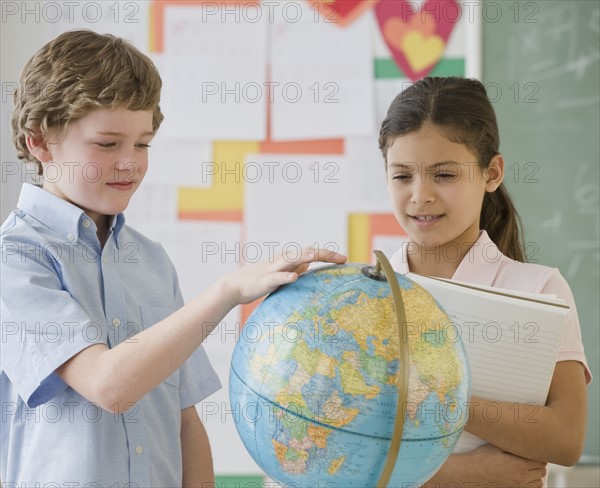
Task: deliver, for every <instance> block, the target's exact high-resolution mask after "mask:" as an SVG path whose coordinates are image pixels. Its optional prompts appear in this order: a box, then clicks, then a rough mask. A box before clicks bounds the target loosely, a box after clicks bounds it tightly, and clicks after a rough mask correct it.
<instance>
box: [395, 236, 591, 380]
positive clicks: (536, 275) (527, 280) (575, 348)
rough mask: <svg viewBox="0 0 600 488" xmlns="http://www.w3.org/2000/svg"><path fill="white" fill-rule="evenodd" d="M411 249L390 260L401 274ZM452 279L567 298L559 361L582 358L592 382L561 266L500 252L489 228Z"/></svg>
mask: <svg viewBox="0 0 600 488" xmlns="http://www.w3.org/2000/svg"><path fill="white" fill-rule="evenodd" d="M407 244H408V243H407ZM407 249H408V246H407V245H403V246H402V248H401V249H399V250H398V251H396V252H395V253H394V255H393V256H392V258H391V259H390V263H391V265H392V267H393V268H394V270H396V272H398V273H401V274H406V273H408V272H409V269H408V260H407ZM452 279H454V280H458V281H466V282H469V283H475V284H478V285H485V286H494V287H498V288H507V289H509V290H519V291H524V292H528V293H547V294H552V295H556V296H557V297H558V298H562V299H563V300H565V301H566V302H567V303H568V304H569V306H570V307H571V311H570V312H569V315H568V316H567V325H566V328H565V333H564V335H563V338H562V342H561V344H560V348H559V351H558V358H557V360H556V362H560V361H579V362H580V363H581V364H583V366H584V368H585V379H586V382H587V383H588V384H589V383H590V382H591V381H592V375H591V373H590V368H589V367H588V364H587V361H586V358H585V353H584V351H583V343H582V341H581V330H580V328H579V319H578V318H577V309H576V307H575V300H574V299H573V294H572V293H571V289H570V288H569V285H568V283H567V282H566V280H565V279H564V278H563V277H562V276H561V274H560V272H559V270H558V269H557V268H550V267H548V266H542V265H540V264H531V263H519V262H517V261H513V260H512V259H510V258H508V257H506V256H504V254H502V253H501V252H500V250H499V249H498V247H497V246H496V244H494V243H493V242H492V240H491V239H490V238H489V236H488V234H487V232H486V231H481V233H480V235H479V239H477V242H475V243H474V244H473V246H471V249H470V250H469V252H468V253H467V254H466V256H465V257H464V258H463V259H462V261H461V262H460V264H459V266H458V268H457V269H456V272H455V273H454V276H452Z"/></svg>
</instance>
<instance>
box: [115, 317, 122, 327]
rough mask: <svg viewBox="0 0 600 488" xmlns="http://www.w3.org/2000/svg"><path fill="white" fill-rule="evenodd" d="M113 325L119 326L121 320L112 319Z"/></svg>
mask: <svg viewBox="0 0 600 488" xmlns="http://www.w3.org/2000/svg"><path fill="white" fill-rule="evenodd" d="M113 325H114V326H115V327H119V325H121V321H120V320H119V319H113Z"/></svg>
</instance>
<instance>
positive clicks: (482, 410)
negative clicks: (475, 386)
mask: <svg viewBox="0 0 600 488" xmlns="http://www.w3.org/2000/svg"><path fill="white" fill-rule="evenodd" d="M490 403H493V404H494V407H493V408H490V407H489V405H488V404H490ZM486 405H488V406H487V407H486ZM586 421H587V389H586V381H585V374H584V368H583V366H582V364H581V363H579V362H578V361H561V362H559V363H557V364H556V367H555V369H554V375H553V376H552V383H551V384H550V392H549V394H548V400H547V402H546V405H545V406H543V407H537V406H533V405H529V404H519V403H509V402H495V401H494V402H491V401H489V400H484V399H482V398H477V397H472V398H471V411H470V414H469V421H468V423H467V426H466V428H465V430H467V432H471V433H472V434H475V435H476V436H478V437H480V438H482V439H484V440H485V441H487V442H489V443H490V444H493V445H494V446H497V447H498V448H500V449H502V450H504V451H508V452H510V453H513V454H515V455H517V456H521V457H524V458H527V459H532V460H537V461H542V462H549V463H554V464H560V465H563V466H572V465H574V464H576V463H577V461H578V460H579V458H580V457H581V453H582V451H583V445H584V438H585V428H586Z"/></svg>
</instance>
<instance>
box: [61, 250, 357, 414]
mask: <svg viewBox="0 0 600 488" xmlns="http://www.w3.org/2000/svg"><path fill="white" fill-rule="evenodd" d="M345 260H346V257H345V256H342V255H340V254H337V253H333V252H331V251H326V250H313V249H306V250H304V251H303V253H302V256H300V258H299V259H296V260H294V261H293V262H292V261H291V260H290V259H289V258H286V257H281V258H279V259H278V260H277V261H275V262H273V263H259V264H255V265H247V266H244V267H242V268H240V269H238V270H236V271H234V272H233V273H230V274H229V275H227V276H226V277H224V278H222V279H220V280H219V281H217V282H216V283H214V284H213V285H211V286H210V287H208V288H207V289H205V290H204V291H203V292H201V293H200V294H199V295H198V296H196V298H194V299H193V300H191V301H190V302H189V303H187V304H186V305H184V306H183V307H182V308H180V309H179V310H177V311H176V312H175V313H173V314H171V315H169V316H168V317H167V318H165V319H164V320H161V321H160V322H158V323H157V324H155V325H153V326H152V327H150V328H149V329H146V330H144V331H143V332H140V333H139V334H136V335H135V336H133V337H132V338H131V339H128V340H126V341H124V342H122V343H120V344H119V345H118V346H116V347H114V348H112V349H109V348H108V347H107V346H106V344H94V345H92V346H90V347H88V348H86V349H84V350H83V351H81V352H79V353H78V354H76V355H75V356H73V357H72V358H71V359H69V360H68V361H67V362H65V363H64V364H63V365H62V366H60V367H59V368H58V369H57V370H56V372H57V374H58V375H59V376H60V377H61V378H62V379H63V380H64V381H65V383H67V384H68V385H69V386H70V387H71V388H73V389H74V390H76V391H77V392H78V393H79V394H81V395H82V396H83V397H85V398H86V399H87V400H89V401H91V402H93V403H96V404H98V405H99V406H100V407H101V408H103V409H105V410H108V411H110V412H114V413H122V412H124V411H126V410H127V409H129V408H131V407H132V406H133V405H134V404H135V402H137V401H138V400H139V399H140V398H142V397H143V396H144V395H145V394H146V393H148V392H149V391H150V390H152V389H153V388H155V387H156V386H157V385H158V384H159V383H160V382H161V381H163V380H164V379H165V378H166V377H167V376H169V375H170V374H171V373H173V372H174V371H175V370H176V369H177V368H179V367H180V366H181V365H182V364H183V363H184V362H185V361H186V360H187V359H188V358H189V357H190V356H191V354H192V353H193V352H194V351H195V350H196V349H197V348H198V347H199V346H200V344H202V342H203V341H204V339H206V337H207V336H208V334H209V333H210V332H211V331H212V330H213V329H214V327H215V326H216V325H217V324H218V323H219V322H220V321H221V320H222V319H223V317H225V315H226V314H227V313H228V312H229V311H230V310H231V309H232V308H233V307H235V306H236V305H238V304H241V303H249V302H252V301H253V300H255V299H257V298H259V297H261V296H263V295H265V294H267V293H269V292H271V291H273V290H274V289H276V288H277V287H278V286H280V285H283V284H285V283H291V282H293V281H295V280H296V279H297V278H298V274H300V273H303V272H304V271H306V270H307V268H308V266H309V263H311V262H314V261H324V262H336V263H343V262H345Z"/></svg>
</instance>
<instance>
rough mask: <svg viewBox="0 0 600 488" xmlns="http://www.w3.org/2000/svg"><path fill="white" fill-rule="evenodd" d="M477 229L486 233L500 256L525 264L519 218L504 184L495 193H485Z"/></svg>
mask: <svg viewBox="0 0 600 488" xmlns="http://www.w3.org/2000/svg"><path fill="white" fill-rule="evenodd" d="M479 228H480V229H484V230H485V231H486V232H487V233H488V235H489V237H490V239H491V240H492V241H493V242H494V244H496V246H498V249H500V251H501V252H502V254H504V255H505V256H507V257H509V258H511V259H514V260H515V261H521V262H523V263H524V262H525V260H526V256H525V244H524V242H523V233H522V224H521V218H520V217H519V214H518V213H517V210H516V209H515V206H514V204H513V202H512V199H511V198H510V195H509V194H508V191H507V189H506V187H505V186H504V183H502V184H501V185H500V186H499V187H498V188H496V191H494V192H486V193H485V196H484V197H483V206H482V208H481V216H480V218H479Z"/></svg>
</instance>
